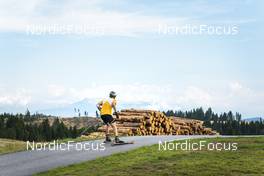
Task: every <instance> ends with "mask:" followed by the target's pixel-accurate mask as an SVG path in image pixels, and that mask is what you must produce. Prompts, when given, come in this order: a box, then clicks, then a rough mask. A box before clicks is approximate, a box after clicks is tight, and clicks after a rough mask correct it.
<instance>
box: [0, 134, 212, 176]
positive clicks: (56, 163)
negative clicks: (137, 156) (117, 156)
mask: <svg viewBox="0 0 264 176" xmlns="http://www.w3.org/2000/svg"><path fill="white" fill-rule="evenodd" d="M209 137H215V136H201V135H200V136H195V135H194V136H134V137H123V138H121V139H122V140H124V141H134V142H135V143H134V144H128V145H118V146H111V144H105V145H103V144H102V142H103V141H102V140H96V141H87V142H82V143H81V144H78V145H76V144H74V143H72V144H71V145H69V146H68V145H65V146H63V147H64V148H66V150H64V151H63V150H48V149H46V150H44V149H42V150H41V151H36V150H34V151H32V150H30V151H23V152H17V153H11V154H5V155H0V175H1V176H21V175H32V174H34V173H38V172H42V171H47V170H50V169H53V168H56V167H60V166H67V165H70V164H74V163H79V162H82V161H88V160H93V159H96V158H98V157H102V156H109V155H112V154H114V153H119V152H125V151H128V150H132V149H136V148H139V147H142V146H148V145H153V144H158V143H159V141H161V142H164V141H173V140H181V139H194V138H209ZM84 144H85V145H84ZM68 147H69V150H68ZM81 147H83V148H84V147H85V148H86V149H87V150H80V149H81ZM103 149H104V150H103ZM157 150H158V149H157Z"/></svg>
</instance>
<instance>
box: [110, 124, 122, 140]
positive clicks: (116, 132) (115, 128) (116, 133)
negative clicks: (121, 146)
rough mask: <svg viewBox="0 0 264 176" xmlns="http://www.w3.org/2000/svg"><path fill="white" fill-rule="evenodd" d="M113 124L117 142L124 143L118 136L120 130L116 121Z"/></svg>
mask: <svg viewBox="0 0 264 176" xmlns="http://www.w3.org/2000/svg"><path fill="white" fill-rule="evenodd" d="M111 126H112V128H113V129H114V132H115V142H116V143H124V141H121V140H119V138H118V131H117V127H116V123H113V124H111Z"/></svg>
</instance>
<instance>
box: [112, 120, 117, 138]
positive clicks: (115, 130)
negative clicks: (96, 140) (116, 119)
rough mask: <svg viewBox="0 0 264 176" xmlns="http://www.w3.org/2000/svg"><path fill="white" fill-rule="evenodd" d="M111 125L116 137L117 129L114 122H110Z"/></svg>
mask: <svg viewBox="0 0 264 176" xmlns="http://www.w3.org/2000/svg"><path fill="white" fill-rule="evenodd" d="M111 126H112V128H113V130H114V133H115V137H118V131H117V127H116V123H112V124H111Z"/></svg>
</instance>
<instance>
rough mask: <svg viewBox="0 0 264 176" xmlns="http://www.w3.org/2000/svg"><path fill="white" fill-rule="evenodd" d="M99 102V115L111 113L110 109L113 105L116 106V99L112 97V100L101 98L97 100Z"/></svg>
mask: <svg viewBox="0 0 264 176" xmlns="http://www.w3.org/2000/svg"><path fill="white" fill-rule="evenodd" d="M99 104H100V105H101V111H100V114H101V115H112V113H113V111H112V109H113V107H114V106H116V100H115V99H113V100H112V102H111V100H103V101H101V102H99Z"/></svg>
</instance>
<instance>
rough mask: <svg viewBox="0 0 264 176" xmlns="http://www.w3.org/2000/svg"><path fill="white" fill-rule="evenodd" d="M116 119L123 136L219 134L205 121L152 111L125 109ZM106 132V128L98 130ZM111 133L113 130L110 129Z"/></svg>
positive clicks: (119, 131)
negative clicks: (205, 125) (205, 124)
mask: <svg viewBox="0 0 264 176" xmlns="http://www.w3.org/2000/svg"><path fill="white" fill-rule="evenodd" d="M118 115H119V118H118V119H116V122H117V129H118V133H119V134H121V135H129V136H132V135H140V136H141V135H142V136H144V135H194V134H196V135H215V134H217V132H215V131H213V130H212V129H210V128H205V127H204V126H203V121H200V120H193V119H186V118H179V117H167V116H166V115H165V114H164V113H162V112H159V111H152V110H135V109H125V110H121V112H119V113H118ZM98 130H99V131H101V132H104V131H105V130H106V127H105V126H102V127H100V128H99V129H98ZM110 132H113V129H112V128H110Z"/></svg>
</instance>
